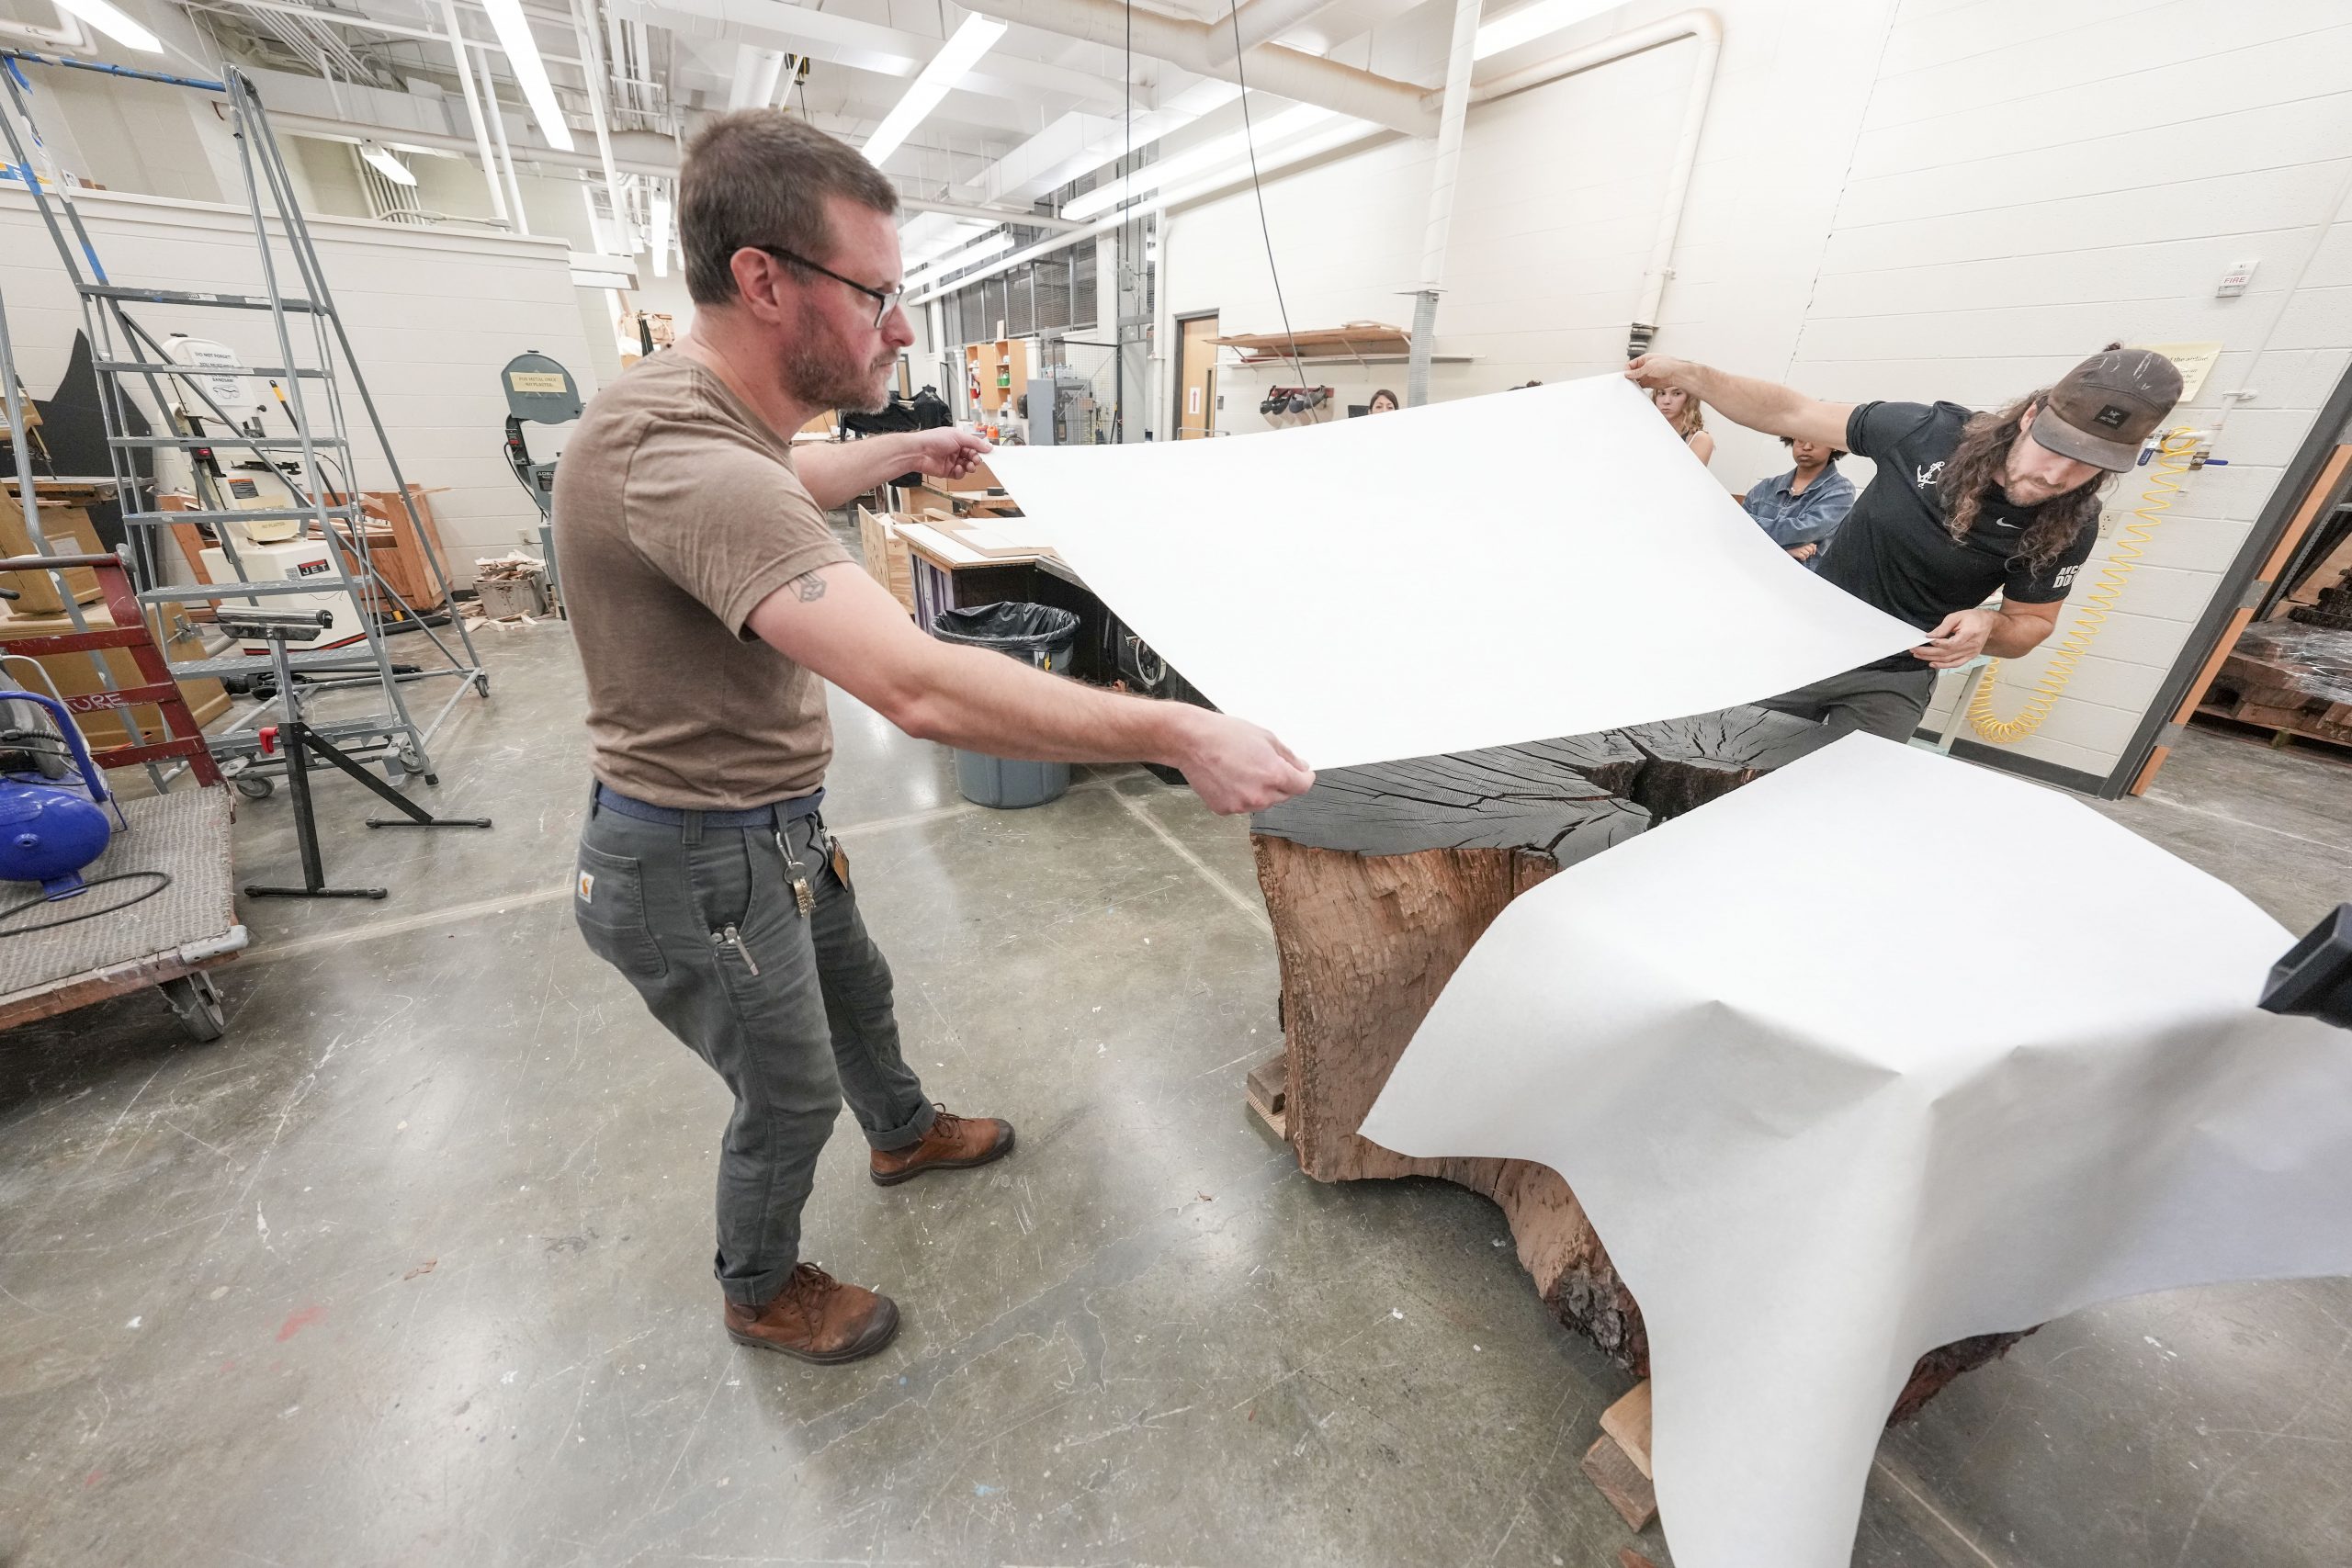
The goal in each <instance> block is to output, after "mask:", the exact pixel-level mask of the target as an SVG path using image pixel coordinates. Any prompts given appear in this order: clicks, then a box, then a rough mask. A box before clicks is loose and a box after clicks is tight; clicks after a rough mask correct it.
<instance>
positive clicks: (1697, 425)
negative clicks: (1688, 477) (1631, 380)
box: [1650, 387, 1715, 463]
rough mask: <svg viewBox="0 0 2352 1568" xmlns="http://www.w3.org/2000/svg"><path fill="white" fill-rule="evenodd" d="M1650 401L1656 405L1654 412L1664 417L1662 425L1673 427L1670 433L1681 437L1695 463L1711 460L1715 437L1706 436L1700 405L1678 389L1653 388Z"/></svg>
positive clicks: (1702, 406) (1705, 424) (1705, 417)
mask: <svg viewBox="0 0 2352 1568" xmlns="http://www.w3.org/2000/svg"><path fill="white" fill-rule="evenodd" d="M1650 401H1651V402H1653V403H1655V404H1656V405H1657V412H1659V413H1661V414H1664V415H1665V416H1666V423H1668V424H1670V425H1672V426H1674V433H1675V434H1677V435H1679V436H1680V437H1682V439H1683V442H1684V444H1685V445H1687V446H1689V447H1690V448H1691V452H1692V453H1693V454H1694V455H1696V456H1697V457H1698V459H1699V461H1701V462H1702V463H1703V462H1706V461H1708V460H1709V459H1710V458H1712V457H1714V455H1715V438H1714V437H1713V436H1712V435H1710V434H1707V411H1706V405H1705V404H1704V403H1702V402H1701V401H1700V400H1698V399H1696V398H1694V397H1692V396H1691V394H1690V393H1689V392H1686V391H1684V390H1683V389H1681V388H1679V387H1657V388H1653V389H1651V391H1650Z"/></svg>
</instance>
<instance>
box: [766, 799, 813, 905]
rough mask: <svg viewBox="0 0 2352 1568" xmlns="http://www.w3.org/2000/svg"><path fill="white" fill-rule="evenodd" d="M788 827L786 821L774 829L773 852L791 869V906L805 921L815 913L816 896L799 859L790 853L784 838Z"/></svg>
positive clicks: (789, 843) (788, 845)
mask: <svg viewBox="0 0 2352 1568" xmlns="http://www.w3.org/2000/svg"><path fill="white" fill-rule="evenodd" d="M790 827H791V824H790V823H789V822H788V821H787V822H786V823H785V824H783V825H782V826H779V827H778V828H777V829H776V830H775V852H776V853H778V854H780V855H782V856H783V857H784V863H785V864H786V865H787V866H789V867H791V868H792V904H793V908H796V909H798V910H799V911H800V918H801V919H804V920H805V919H808V918H809V916H811V915H813V914H815V913H816V912H817V895H816V894H815V893H814V892H812V891H810V889H809V874H808V873H807V872H805V871H803V870H801V869H800V857H799V856H797V855H796V854H794V853H793V852H792V844H791V842H790V840H787V839H786V836H785V835H786V832H788V831H789V829H790Z"/></svg>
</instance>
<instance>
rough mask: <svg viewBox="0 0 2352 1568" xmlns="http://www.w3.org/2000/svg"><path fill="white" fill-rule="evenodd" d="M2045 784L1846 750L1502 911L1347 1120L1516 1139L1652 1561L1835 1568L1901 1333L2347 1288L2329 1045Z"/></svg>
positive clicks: (1412, 1147) (1421, 1142)
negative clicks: (1576, 1304)
mask: <svg viewBox="0 0 2352 1568" xmlns="http://www.w3.org/2000/svg"><path fill="white" fill-rule="evenodd" d="M2291 942H2292V938H2291V937H2290V935H2289V933H2288V932H2287V931H2284V930H2283V929H2281V928H2280V927H2279V926H2278V923H2277V922H2276V921H2274V920H2272V919H2269V918H2268V917H2267V916H2266V915H2264V914H2263V913H2262V912H2261V911H2260V910H2258V909H2256V908H2255V907H2254V906H2253V905H2252V904H2250V903H2249V902H2247V901H2246V899H2245V898H2244V897H2241V896H2240V895H2239V894H2237V893H2236V892H2234V891H2233V890H2232V889H2230V888H2229V887H2227V886H2224V885H2222V883H2220V882H2217V881H2215V880H2214V879H2213V878H2211V877H2209V876H2207V875H2206V874H2203V873H2202V872H2199V871H2197V870H2195V869H2193V868H2191V867H2190V866H2188V865H2187V864H2184V863H2182V862H2180V861H2178V860H2176V859H2175V858H2173V857H2172V856H2171V855H2168V854H2166V853H2165V852H2163V851H2161V850H2158V849H2156V848H2155V847H2154V846H2153V845H2150V844H2148V843H2146V842H2144V841H2143V840H2140V839H2138V838H2137V837H2135V836H2134V835H2132V834H2131V833H2130V832H2129V831H2127V830H2125V829H2122V828H2120V827H2119V826H2117V825H2116V824H2114V823H2112V822H2109V820H2107V819H2106V818H2102V817H2100V816H2099V815H2098V813H2096V812H2094V811H2092V810H2090V809H2089V808H2088V807H2086V806H2084V805H2082V804H2081V803H2079V802H2077V801H2075V800H2072V799H2069V798H2066V797H2064V796H2062V795H2057V794H2055V793H2053V792H2051V791H2047V790H2043V789H2041V788H2039V787H2036V786H2034V785H2031V784H2025V783H2022V782H2020V781H2018V780H2016V779H2012V778H2007V777H2004V776H2001V775H1997V774H1995V773H1988V772H1986V771H1984V770H1982V769H1978V768H1973V767H1971V766H1969V765H1967V764H1965V763H1960V762H1954V761H1950V760H1948V759H1944V758H1939V757H1937V756H1934V755H1932V754H1930V753H1928V752H1925V751H1921V750H1915V749H1911V748H1906V747H1902V746H1897V745H1895V744H1894V743H1893V742H1890V741H1885V740H1880V739H1874V738H1872V737H1870V736H1866V735H1854V736H1849V737H1848V738H1846V739H1842V740H1839V741H1838V742H1836V743H1835V744H1833V745H1831V746H1828V747H1826V748H1825V749H1824V750H1821V751H1819V752H1817V753H1815V755H1813V756H1811V757H1808V758H1805V759H1804V760H1803V761H1797V762H1794V763H1792V764H1790V765H1789V766H1788V767H1785V768H1783V769H1781V770H1780V771H1779V772H1777V773H1772V774H1770V775H1769V776H1767V777H1765V778H1763V779H1761V780H1759V781H1758V782H1757V783H1755V784H1749V785H1747V787H1745V788H1743V789H1740V790H1738V791H1736V793H1734V794H1732V795H1728V796H1726V797H1725V798H1724V799H1722V800H1718V801H1715V802H1713V803H1712V804H1710V805H1707V806H1704V807H1701V808H1699V809H1698V810H1696V811H1693V812H1691V813H1690V814H1689V815H1687V816H1684V817H1681V818H1676V819H1675V820H1673V821H1670V822H1667V823H1665V824H1662V825H1661V826H1659V827H1657V828H1656V829H1652V830H1651V831H1650V832H1648V833H1646V834H1644V835H1643V836H1641V837H1640V838H1637V839H1635V840H1632V841H1631V842H1629V843H1626V844H1623V845H1620V846H1618V847H1617V848H1615V849H1612V850H1611V851H1610V852H1608V853H1606V854H1603V855H1600V856H1598V857H1596V858H1594V859H1592V860H1589V861H1587V862H1584V863H1580V864H1577V865H1575V866H1572V867H1570V868H1569V869H1568V870H1566V871H1565V872H1563V873H1562V874H1559V875H1558V876H1556V877H1555V878H1553V879H1552V880H1551V881H1549V882H1546V883H1545V884H1544V885H1543V886H1540V887H1538V888H1535V889H1534V890H1532V891H1531V892H1529V893H1528V894H1526V895H1525V896H1524V897H1521V898H1520V899H1519V900H1518V901H1517V902H1515V903H1513V904H1512V905H1511V906H1510V908H1508V909H1506V910H1505V911H1504V912H1503V914H1502V917H1501V918H1500V919H1498V920H1497V921H1496V922H1495V924H1494V925H1493V926H1492V927H1491V928H1490V929H1489V930H1488V931H1487V934H1486V935H1485V936H1484V937H1482V938H1481V939H1480V940H1479V942H1478V944H1477V946H1476V948H1474V949H1473V950H1472V951H1471V953H1470V954H1469V956H1468V958H1467V959H1466V960H1465V961H1464V964H1462V967H1461V968H1460V969H1459V970H1458V971H1457V972H1456V973H1455V974H1454V976H1453V979H1452V981H1451V982H1450V983H1449V984H1448V986H1447V987H1446V989H1445V991H1444V993H1443V994H1442V996H1441V997H1440V998H1439V999H1438V1002H1437V1005H1436V1007H1435V1008H1434V1009H1432V1010H1430V1015H1429V1017H1428V1019H1427V1020H1426V1021H1424V1022H1423V1023H1422V1026H1421V1028H1420V1031H1419V1033H1418V1034H1416V1035H1415V1037H1414V1040H1413V1043H1412V1044H1411V1046H1410V1047H1409V1048H1408V1050H1407V1051H1406V1053H1405V1055H1404V1056H1403V1058H1402V1059H1401V1060H1400V1061H1399V1062H1398V1063H1397V1068H1396V1071H1395V1072H1394V1074H1393V1075H1392V1076H1391V1077H1390V1078H1389V1081H1388V1084H1387V1086H1386V1087H1385V1089H1384V1091H1383V1092H1382V1094H1381V1097H1380V1100H1379V1101H1378V1103H1377V1104H1375V1105H1374V1108H1373V1111H1372V1114H1371V1115H1370V1116H1369V1117H1368V1118H1367V1119H1366V1121H1365V1122H1364V1125H1363V1133H1364V1134H1365V1136H1367V1137H1370V1138H1372V1139H1373V1140H1374V1141H1375V1142H1377V1143H1380V1144H1382V1145H1385V1146H1387V1147H1389V1148H1392V1149H1396V1150H1398V1151H1400V1152H1402V1153H1405V1154H1408V1155H1414V1156H1423V1157H1428V1156H1505V1157H1514V1158H1520V1159H1528V1160H1536V1161H1540V1162H1542V1163H1543V1164H1545V1165H1548V1166H1551V1167H1552V1168H1555V1169H1556V1170H1557V1171H1559V1172H1560V1174H1561V1175H1562V1176H1563V1177H1564V1178H1566V1180H1567V1182H1568V1185H1569V1186H1570V1187H1571V1188H1573V1189H1574V1190H1575V1191H1576V1194H1577V1198H1578V1199H1580V1200H1581V1201H1582V1202H1583V1204H1584V1206H1585V1209H1586V1211H1587V1213H1589V1214H1590V1216H1591V1218H1592V1222H1593V1224H1594V1226H1595V1228H1596V1229H1597V1230H1598V1231H1599V1232H1600V1237H1601V1240H1602V1241H1603V1242H1604V1243H1605V1244H1606V1245H1607V1246H1608V1248H1609V1252H1610V1256H1611V1258H1612V1259H1613V1260H1614V1261H1615V1263H1616V1264H1617V1267H1618V1269H1620V1270H1621V1271H1622V1272H1623V1276H1624V1278H1625V1280H1626V1282H1627V1284H1628V1285H1629V1286H1630V1287H1631V1288H1632V1290H1633V1292H1634V1296H1635V1297H1636V1298H1637V1299H1638V1300H1639V1301H1640V1302H1641V1303H1642V1310H1643V1314H1644V1316H1645V1320H1646V1322H1647V1325H1648V1330H1649V1343H1650V1357H1651V1367H1652V1374H1653V1378H1654V1387H1653V1389H1652V1393H1653V1396H1654V1399H1655V1427H1654V1430H1653V1448H1652V1455H1653V1459H1654V1461H1655V1465H1656V1470H1657V1495H1658V1506H1659V1512H1660V1517H1661V1518H1662V1519H1663V1520H1664V1522H1665V1526H1666V1529H1667V1534H1668V1540H1670V1541H1671V1542H1672V1544H1673V1547H1674V1559H1675V1561H1676V1562H1678V1563H1679V1564H1681V1565H1682V1568H1826V1565H1828V1564H1833V1563H1842V1562H1848V1561H1849V1560H1850V1556H1851V1552H1852V1548H1853V1536H1854V1529H1855V1525H1856V1522H1857V1519H1858V1517H1859V1513H1860V1505H1861V1498H1862V1491H1863V1485H1864V1483H1865V1480H1866V1479H1867V1476H1868V1472H1869V1470H1870V1465H1871V1458H1872V1456H1873V1454H1874V1452H1875V1450H1876V1448H1877V1444H1878V1439H1879V1434H1880V1431H1881V1429H1882V1428H1883V1426H1884V1423H1885V1420H1886V1416H1887V1412H1888V1411H1889V1410H1890V1409H1891V1408H1892V1407H1893V1404H1894V1398H1895V1395H1896V1394H1897V1393H1898V1392H1899V1391H1900V1390H1901V1388H1902V1385H1903V1383H1904V1381H1905V1377H1906V1376H1907V1374H1908V1373H1909V1371H1910V1369H1911V1367H1912V1364H1913V1362H1914V1361H1915V1360H1916V1359H1917V1358H1918V1356H1919V1355H1920V1354H1921V1353H1923V1352H1925V1351H1927V1350H1928V1349H1931V1348H1935V1347H1937V1346H1939V1345H1944V1344H1948V1343H1950V1342H1951V1341H1952V1340H1955V1339H1960V1338H1962V1337H1967V1336H1970V1335H1974V1334H1985V1333H1992V1332H1996V1331H2000V1330H2006V1329H2021V1328H2028V1327H2030V1326H2032V1325H2036V1324H2039V1323H2041V1322H2044V1321H2046V1320H2048V1319H2050V1318H2052V1317H2055V1316H2058V1315H2059V1314H2064V1313H2066V1312H2070V1311H2073V1310H2075V1308H2078V1307H2081V1306H2084V1305H2086V1304H2088V1303H2093V1302H2098V1301H2102V1300H2108V1299H2112V1298H2114V1297H2118V1296H2125V1295H2131V1294H2136V1293H2138V1292H2145V1291H2154V1290H2160V1289H2165V1288H2169V1287H2174V1286H2180V1285H2188V1284H2197V1283H2204V1282H2211V1281H2217V1280H2249V1279H2263V1278H2281V1277H2302V1276H2310V1275H2321V1274H2341V1273H2352V1204H2347V1203H2346V1201H2345V1194H2346V1192H2352V1035H2347V1034H2346V1033H2345V1032H2341V1031H2336V1030H2332V1029H2329V1028H2327V1027H2326V1026H2324V1025H2323V1024H2319V1023H2317V1022H2314V1021H2310V1020H2307V1019H2287V1018H2278V1017H2275V1016H2273V1015H2271V1014H2268V1013H2265V1012H2261V1011H2259V1010H2256V1007H2255V1005H2254V999H2255V998H2256V996H2258V995H2259V994H2260V991H2261V988H2262V985H2263V981H2264V979H2265V977H2266V976H2267V972H2268V970H2269V968H2270V966H2271V964H2274V963H2275V962H2276V961H2277V960H2278V957H2279V956H2280V955H2281V954H2283V953H2285V952H2286V950H2287V948H2288V947H2289V946H2290V945H2291Z"/></svg>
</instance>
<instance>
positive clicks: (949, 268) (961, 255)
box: [900, 229, 1012, 288]
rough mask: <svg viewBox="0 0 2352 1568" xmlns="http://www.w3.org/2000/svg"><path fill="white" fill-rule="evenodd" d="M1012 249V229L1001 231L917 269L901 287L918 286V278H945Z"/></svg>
mask: <svg viewBox="0 0 2352 1568" xmlns="http://www.w3.org/2000/svg"><path fill="white" fill-rule="evenodd" d="M1011 249H1012V230H1010V229H999V230H998V231H996V232H995V233H993V234H990V235H989V237H988V238H987V239H985V240H979V241H976V242H975V243H971V244H968V245H966V246H965V247H964V248H963V249H962V250H960V251H951V252H949V253H948V254H945V255H944V256H941V257H939V258H938V259H936V260H934V261H932V262H930V263H927V264H926V265H922V266H921V267H918V268H916V269H915V271H914V272H913V273H910V274H909V275H908V277H907V281H906V282H905V283H904V284H902V285H900V287H901V288H912V287H914V286H915V285H916V280H917V278H918V277H926V278H928V277H940V276H945V275H946V274H948V273H951V272H955V271H956V270H958V269H959V268H963V267H967V266H969V265H972V264H973V263H974V262H976V261H985V260H987V259H988V258H989V256H992V255H997V254H1001V253H1002V252H1005V251H1009V250H1011Z"/></svg>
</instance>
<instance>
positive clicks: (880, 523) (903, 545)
mask: <svg viewBox="0 0 2352 1568" xmlns="http://www.w3.org/2000/svg"><path fill="white" fill-rule="evenodd" d="M901 521H902V519H900V518H899V517H897V516H895V515H893V514H891V513H880V512H872V511H869V510H867V509H866V508H865V507H863V506H861V507H859V508H858V509H857V542H858V547H859V550H860V553H861V554H863V555H864V556H865V570H866V575H868V576H869V577H871V578H873V579H874V581H876V582H878V583H880V584H881V585H882V586H883V587H885V588H887V589H888V590H889V591H890V597H891V598H893V599H896V600H897V601H898V602H899V604H901V605H903V606H905V608H906V612H907V614H908V615H913V614H914V613H915V566H914V558H913V557H912V556H910V555H909V554H908V553H907V542H906V540H904V539H903V538H900V537H899V523H900V522H901Z"/></svg>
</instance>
